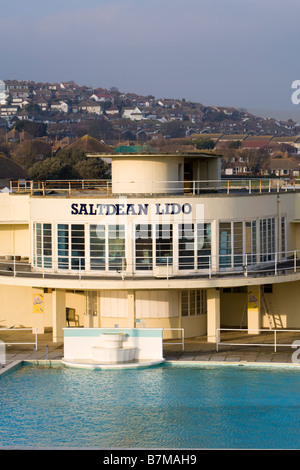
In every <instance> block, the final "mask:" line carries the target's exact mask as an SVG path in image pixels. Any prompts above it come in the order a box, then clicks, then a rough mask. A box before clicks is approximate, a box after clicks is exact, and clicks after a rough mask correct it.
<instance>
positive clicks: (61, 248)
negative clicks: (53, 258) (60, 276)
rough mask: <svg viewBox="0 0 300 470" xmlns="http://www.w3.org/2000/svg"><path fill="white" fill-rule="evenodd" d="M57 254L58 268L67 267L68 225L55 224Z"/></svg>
mask: <svg viewBox="0 0 300 470" xmlns="http://www.w3.org/2000/svg"><path fill="white" fill-rule="evenodd" d="M57 254H58V268H59V269H68V268H69V226H68V225H67V224H58V226H57Z"/></svg>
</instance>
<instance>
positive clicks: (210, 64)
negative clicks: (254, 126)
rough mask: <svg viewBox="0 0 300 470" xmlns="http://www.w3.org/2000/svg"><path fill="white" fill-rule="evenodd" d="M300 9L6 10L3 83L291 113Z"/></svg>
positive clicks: (63, 5) (137, 3)
mask: <svg viewBox="0 0 300 470" xmlns="http://www.w3.org/2000/svg"><path fill="white" fill-rule="evenodd" d="M299 18H300V2H299V0H285V1H284V2H283V1H282V0H82V1H79V0H51V2H42V1H41V0H26V2H24V1H22V2H21V0H0V44H2V48H1V53H0V79H2V80H6V79H17V80H33V81H35V82H51V83H53V82H58V83H60V82H62V81H69V80H73V81H75V82H76V83H77V84H78V85H87V86H92V87H94V88H97V87H103V88H107V89H109V88H111V87H117V88H118V89H119V90H120V91H122V92H132V93H137V94H141V95H145V96H147V95H154V96H155V97H156V98H175V99H182V98H185V99H186V100H187V101H195V102H198V103H202V104H203V105H214V106H233V107H235V108H246V109H248V110H262V111H263V110H267V111H266V112H269V110H270V114H271V113H273V114H276V112H277V111H282V112H285V111H286V112H288V113H290V115H292V114H293V115H294V116H296V117H297V116H298V119H299V120H300V104H293V103H292V100H291V97H292V93H293V91H294V90H293V89H292V88H291V86H292V83H293V82H294V81H295V80H300V63H299V61H298V57H299V49H300V46H299V44H300V41H299V39H300V24H299Z"/></svg>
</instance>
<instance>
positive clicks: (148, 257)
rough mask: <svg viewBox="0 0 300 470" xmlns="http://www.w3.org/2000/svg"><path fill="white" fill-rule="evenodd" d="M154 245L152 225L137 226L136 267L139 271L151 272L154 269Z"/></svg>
mask: <svg viewBox="0 0 300 470" xmlns="http://www.w3.org/2000/svg"><path fill="white" fill-rule="evenodd" d="M152 243H153V241H152V228H151V225H136V227H135V267H136V269H137V270H150V269H152V268H153V258H152V256H153V255H152Z"/></svg>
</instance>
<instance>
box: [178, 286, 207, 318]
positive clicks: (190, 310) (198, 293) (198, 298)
mask: <svg viewBox="0 0 300 470" xmlns="http://www.w3.org/2000/svg"><path fill="white" fill-rule="evenodd" d="M206 313H207V294H206V290H205V289H199V290H182V291H181V316H183V317H193V316H195V315H204V314H206Z"/></svg>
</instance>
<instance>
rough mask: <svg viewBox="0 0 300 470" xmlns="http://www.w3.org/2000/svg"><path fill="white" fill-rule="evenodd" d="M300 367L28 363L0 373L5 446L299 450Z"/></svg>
mask: <svg viewBox="0 0 300 470" xmlns="http://www.w3.org/2000/svg"><path fill="white" fill-rule="evenodd" d="M299 392H300V370H299V371H297V370H296V371H295V370H294V369H292V370H289V369H288V368H279V369H277V368H276V369H271V368H270V369H264V368H263V369H262V368H249V367H238V366H228V367H227V366H222V367H218V366H216V367H214V366H210V367H185V366H173V365H172V366H168V365H164V366H160V367H154V368H149V369H143V370H137V369H134V370H114V371H109V370H103V371H102V370H98V371H91V370H77V369H71V368H65V367H50V368H46V367H31V366H25V367H20V368H19V369H17V370H15V371H13V372H11V373H9V374H7V375H4V376H3V377H1V378H0V423H1V424H0V447H2V448H6V447H10V448H16V447H17V448H20V447H22V448H37V447H39V448H41V447H42V448H48V447H49V448H72V447H74V448H91V449H92V448H97V449H99V448H115V449H116V448H123V449H124V448H126V449H130V448H165V449H166V448H167V449H178V448H181V449H183V448H186V449H188V448H190V449H192V448H193V449H203V448H205V449H246V448H247V449H299V448H300V401H299Z"/></svg>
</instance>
